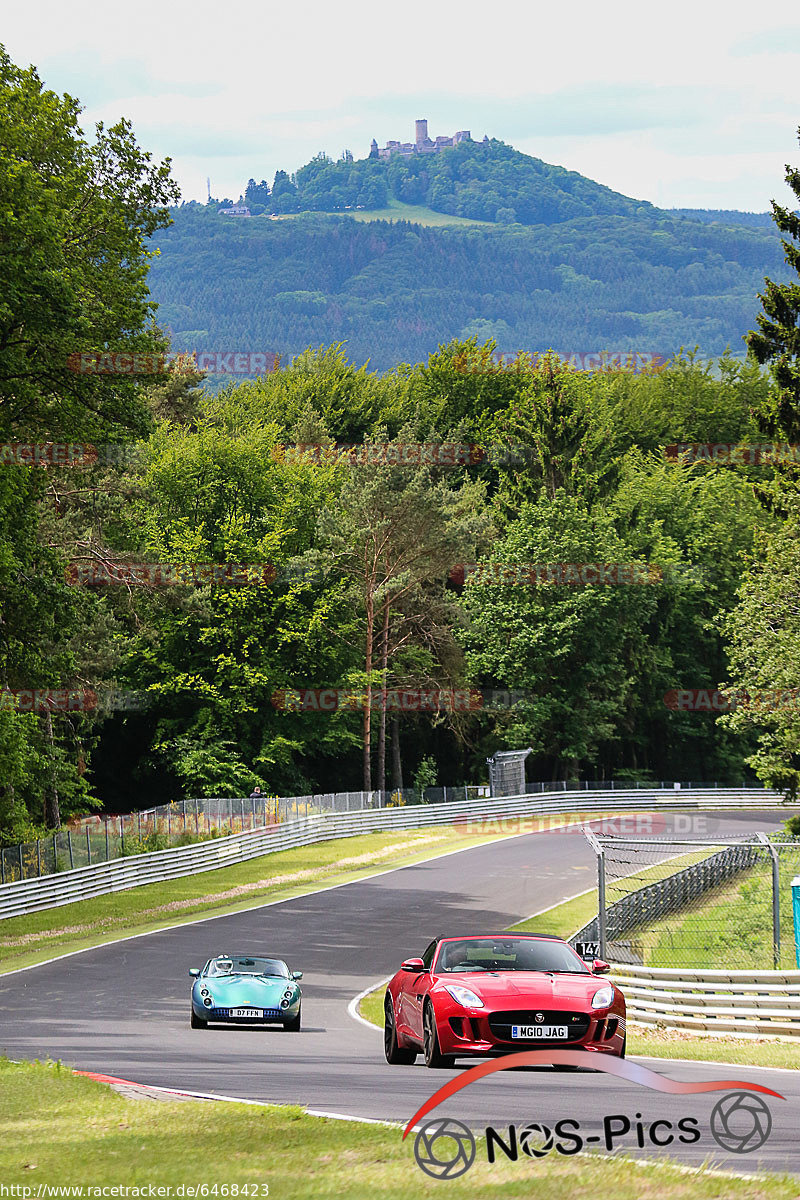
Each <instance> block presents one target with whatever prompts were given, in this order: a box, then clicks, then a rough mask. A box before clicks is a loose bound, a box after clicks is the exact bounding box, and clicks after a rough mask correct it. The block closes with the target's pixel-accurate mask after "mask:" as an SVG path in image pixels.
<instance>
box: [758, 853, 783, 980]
mask: <svg viewBox="0 0 800 1200" xmlns="http://www.w3.org/2000/svg"><path fill="white" fill-rule="evenodd" d="M756 839H757V840H758V841H759V842H763V844H764V845H765V846H766V847H767V849H768V850H769V853H770V857H771V858H772V962H773V966H774V968H775V970H776V971H779V970H780V967H781V894H780V888H781V880H780V861H779V859H778V851H777V850H776V849H775V847H774V846H773V844H772V842H771V841H770V840H769V838H768V837H767V835H766V834H765V833H757V834H756Z"/></svg>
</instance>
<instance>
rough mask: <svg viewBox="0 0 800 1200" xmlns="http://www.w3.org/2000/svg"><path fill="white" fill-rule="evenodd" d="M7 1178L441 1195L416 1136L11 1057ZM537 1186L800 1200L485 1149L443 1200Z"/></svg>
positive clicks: (688, 1177) (749, 1187)
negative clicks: (127, 1091)
mask: <svg viewBox="0 0 800 1200" xmlns="http://www.w3.org/2000/svg"><path fill="white" fill-rule="evenodd" d="M523 1157H524V1156H523ZM0 1179H1V1180H2V1182H3V1183H4V1184H5V1185H7V1186H8V1185H13V1186H15V1187H18V1188H19V1187H25V1188H30V1189H31V1190H30V1192H29V1193H27V1195H30V1196H36V1194H37V1189H38V1188H40V1187H47V1186H48V1185H49V1186H58V1187H69V1186H73V1187H83V1188H87V1187H107V1186H110V1187H113V1186H115V1185H123V1186H125V1187H128V1188H136V1187H138V1188H142V1187H144V1188H147V1187H148V1186H150V1185H153V1186H158V1187H172V1188H173V1189H174V1188H176V1187H178V1186H180V1185H181V1184H183V1185H189V1186H194V1187H197V1186H198V1185H206V1192H205V1194H206V1195H207V1196H214V1195H215V1194H216V1195H225V1194H227V1195H231V1192H232V1185H234V1184H236V1185H237V1187H238V1191H239V1195H240V1196H241V1195H242V1194H243V1192H242V1189H243V1186H244V1185H245V1184H247V1185H248V1190H249V1195H251V1196H253V1195H258V1196H259V1197H262V1196H266V1195H269V1196H271V1197H276V1198H279V1200H300V1198H302V1200H312V1198H316V1197H339V1196H347V1197H348V1200H375V1197H380V1198H381V1200H406V1198H407V1197H408V1196H409V1195H411V1194H413V1195H415V1196H422V1197H428V1196H436V1197H438V1196H440V1195H441V1188H442V1182H441V1181H440V1180H436V1179H430V1178H428V1177H427V1176H426V1175H424V1174H423V1173H422V1172H421V1171H420V1170H419V1168H418V1167H417V1166H416V1164H415V1162H414V1152H413V1142H412V1137H409V1138H408V1139H407V1140H406V1141H405V1142H403V1141H402V1140H401V1131H400V1129H399V1128H397V1127H385V1126H377V1125H364V1124H356V1123H354V1122H349V1121H338V1120H326V1119H323V1118H318V1117H310V1116H308V1115H307V1114H305V1113H303V1112H302V1111H301V1110H300V1109H299V1108H289V1107H286V1108H284V1107H263V1108H262V1107H255V1106H251V1105H242V1104H214V1103H209V1102H202V1101H178V1102H171V1101H166V1102H163V1103H161V1102H155V1101H148V1100H132V1099H126V1098H124V1097H122V1096H120V1095H118V1094H116V1093H115V1092H113V1091H111V1090H110V1089H109V1088H107V1087H106V1086H104V1085H103V1084H99V1083H95V1082H94V1081H93V1080H90V1079H85V1078H82V1077H79V1076H75V1075H72V1074H70V1073H69V1072H68V1071H66V1070H64V1069H63V1068H61V1066H60V1064H58V1063H54V1064H44V1063H20V1064H16V1063H9V1062H8V1061H7V1060H2V1059H0ZM215 1185H216V1188H217V1191H216V1193H215V1192H214V1191H213V1189H214V1186H215ZM224 1185H227V1187H228V1189H229V1190H228V1191H227V1193H225V1192H223V1191H222V1189H223V1186H224ZM264 1185H265V1186H264ZM532 1187H535V1190H536V1197H537V1200H596V1197H597V1196H598V1195H604V1194H609V1193H610V1194H611V1195H613V1196H614V1197H615V1200H655V1198H656V1197H658V1198H663V1200H723V1198H724V1200H740V1198H741V1200H795V1198H796V1196H797V1181H796V1180H792V1179H791V1178H790V1177H788V1176H783V1177H778V1176H764V1177H762V1178H760V1179H758V1180H754V1179H738V1178H736V1177H735V1176H727V1175H726V1176H722V1175H711V1174H708V1173H706V1172H704V1171H702V1170H700V1171H694V1170H691V1171H687V1170H681V1169H680V1168H677V1167H674V1166H668V1165H664V1166H648V1165H637V1164H636V1163H634V1162H632V1161H631V1160H629V1159H615V1160H608V1159H601V1158H595V1157H594V1156H592V1155H590V1154H582V1155H580V1156H577V1157H574V1158H564V1157H561V1156H559V1155H556V1154H553V1155H551V1156H549V1157H548V1158H546V1159H538V1160H531V1159H525V1160H524V1161H522V1162H516V1163H512V1162H508V1161H502V1162H496V1163H495V1164H493V1165H489V1164H488V1163H487V1161H486V1151H485V1147H484V1145H483V1144H482V1143H481V1142H480V1141H479V1143H478V1150H477V1156H476V1160H475V1162H474V1164H473V1166H472V1167H471V1169H470V1170H469V1172H468V1173H467V1174H466V1175H464V1176H463V1177H462V1178H460V1179H455V1180H449V1181H448V1183H447V1194H448V1195H453V1196H470V1197H474V1196H476V1195H480V1196H481V1197H482V1198H489V1200H492V1198H493V1197H497V1200H501V1198H502V1200H516V1198H517V1197H519V1198H522V1197H526V1198H527V1197H529V1196H530V1195H531V1188H532ZM253 1188H255V1189H256V1190H252V1189H253ZM267 1188H268V1192H267V1190H266V1189H267ZM17 1194H18V1195H25V1194H26V1193H22V1192H19V1193H17ZM131 1194H134V1195H135V1193H130V1192H129V1193H128V1195H131ZM145 1194H147V1193H146V1192H145ZM186 1194H188V1195H191V1193H189V1192H187V1193H186ZM197 1194H199V1193H195V1195H197ZM173 1195H174V1192H173Z"/></svg>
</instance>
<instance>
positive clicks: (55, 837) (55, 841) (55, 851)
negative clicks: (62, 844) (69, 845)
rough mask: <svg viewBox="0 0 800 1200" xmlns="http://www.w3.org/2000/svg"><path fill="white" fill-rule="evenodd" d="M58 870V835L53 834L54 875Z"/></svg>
mask: <svg viewBox="0 0 800 1200" xmlns="http://www.w3.org/2000/svg"><path fill="white" fill-rule="evenodd" d="M57 870H58V834H57V833H54V834H53V874H54V875H55V873H56V871H57Z"/></svg>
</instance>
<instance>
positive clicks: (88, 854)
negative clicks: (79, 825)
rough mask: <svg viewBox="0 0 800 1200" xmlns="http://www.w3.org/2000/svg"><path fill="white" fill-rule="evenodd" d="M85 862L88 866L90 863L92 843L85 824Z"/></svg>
mask: <svg viewBox="0 0 800 1200" xmlns="http://www.w3.org/2000/svg"><path fill="white" fill-rule="evenodd" d="M86 862H87V864H88V866H91V865H92V843H91V839H90V838H89V826H88V825H87V826H86Z"/></svg>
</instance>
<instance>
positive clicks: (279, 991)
mask: <svg viewBox="0 0 800 1200" xmlns="http://www.w3.org/2000/svg"><path fill="white" fill-rule="evenodd" d="M198 982H199V983H200V986H201V987H207V988H208V990H209V991H210V992H211V995H212V996H213V997H214V999H215V1000H216V1001H218V1002H219V1003H220V1004H221V1005H225V1004H247V1003H250V1004H260V1005H264V1004H271V1003H273V1002H274V1003H276V1004H277V1002H278V1001H279V1000H280V998H281V996H282V995H283V993H284V992H285V991H286V989H287V988H291V989H292V991H293V992H294V990H295V986H296V985H295V983H294V982H293V980H291V979H263V978H261V977H260V976H258V975H233V976H231V978H230V979H227V978H222V979H220V978H217V979H201V980H198Z"/></svg>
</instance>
